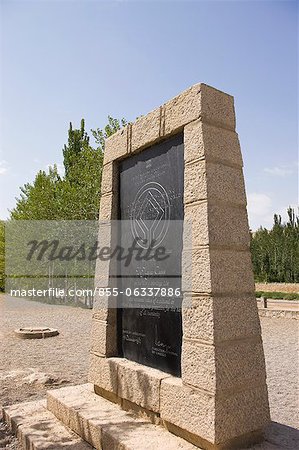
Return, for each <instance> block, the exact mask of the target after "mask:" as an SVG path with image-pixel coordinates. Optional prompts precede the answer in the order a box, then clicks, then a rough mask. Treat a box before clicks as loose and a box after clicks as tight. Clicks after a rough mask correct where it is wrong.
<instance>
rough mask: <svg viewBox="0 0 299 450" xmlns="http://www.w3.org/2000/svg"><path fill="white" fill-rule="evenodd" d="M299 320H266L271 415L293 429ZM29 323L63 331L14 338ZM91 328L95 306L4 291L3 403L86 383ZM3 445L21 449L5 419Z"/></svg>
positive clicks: (0, 342) (0, 301) (0, 427)
mask: <svg viewBox="0 0 299 450" xmlns="http://www.w3.org/2000/svg"><path fill="white" fill-rule="evenodd" d="M298 324H299V322H298V320H294V319H273V318H266V317H264V318H262V320H261V325H262V335H263V342H264V348H265V355H266V365H267V376H268V388H269V399H270V409H271V418H272V420H273V421H275V422H278V423H279V424H283V425H287V426H288V427H292V428H299V426H298V425H299V417H298V399H299V392H298V379H299V372H298V355H299V353H298V347H299V345H298V344H299V341H298ZM26 326H47V327H53V328H58V330H59V332H60V334H59V335H58V336H56V337H52V338H48V339H38V340H22V339H19V338H18V337H17V336H15V334H14V329H16V328H20V327H26ZM90 327H91V311H90V310H86V309H81V308H75V307H70V306H57V305H47V304H43V303H38V302H31V301H27V300H21V299H15V298H9V297H8V296H4V295H0V407H1V405H2V406H4V405H8V404H13V403H17V402H22V401H25V400H33V399H36V398H42V397H43V396H44V395H45V392H46V391H47V390H49V389H51V388H53V387H54V388H57V386H60V385H61V386H62V385H66V384H81V383H86V381H87V371H88V349H89V339H90ZM286 430H288V428H286V427H285V429H284V430H283V431H282V432H286ZM275 432H277V430H276V431H275V430H274V433H275ZM2 448H5V449H11V450H19V447H18V444H17V443H16V441H15V439H14V438H13V437H12V436H11V435H10V434H9V432H8V430H7V429H6V427H5V425H4V424H3V422H2V423H1V422H0V449H2ZM256 448H259V449H262V448H267V449H270V448H275V449H277V448H280V447H277V446H276V447H271V446H270V447H269V446H267V447H264V446H262V447H260V446H258V447H256ZM281 448H287V447H281ZM288 448H294V447H288Z"/></svg>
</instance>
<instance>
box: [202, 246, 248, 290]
mask: <svg viewBox="0 0 299 450" xmlns="http://www.w3.org/2000/svg"><path fill="white" fill-rule="evenodd" d="M195 254H196V251H194V255H195ZM209 256H210V272H211V278H212V292H213V294H216V293H219V294H221V295H224V294H228V293H235V294H238V295H241V294H242V293H253V292H254V278H253V271H252V262H251V253H250V251H249V250H244V251H237V250H216V249H211V250H210V255H209ZM196 261H197V260H196V258H195V260H194V264H196ZM204 262H205V264H207V258H205V260H204ZM197 267H198V266H197ZM199 268H200V269H204V265H202V266H201V267H199Z"/></svg>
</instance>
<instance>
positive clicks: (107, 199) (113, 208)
mask: <svg viewBox="0 0 299 450" xmlns="http://www.w3.org/2000/svg"><path fill="white" fill-rule="evenodd" d="M99 217H100V220H102V221H104V220H106V221H107V220H117V219H118V208H117V196H116V195H113V194H112V193H111V194H105V195H102V196H101V203H100V216H99Z"/></svg>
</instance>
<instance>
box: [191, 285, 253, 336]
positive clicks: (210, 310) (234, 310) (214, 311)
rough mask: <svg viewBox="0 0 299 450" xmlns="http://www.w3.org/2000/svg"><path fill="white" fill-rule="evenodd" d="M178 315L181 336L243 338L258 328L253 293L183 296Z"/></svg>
mask: <svg viewBox="0 0 299 450" xmlns="http://www.w3.org/2000/svg"><path fill="white" fill-rule="evenodd" d="M185 304H186V306H185ZM182 319H183V335H184V337H186V338H191V339H192V338H193V339H200V340H203V341H207V342H215V343H218V342H222V341H228V340H233V339H243V338H248V337H252V336H258V335H260V332H261V330H260V323H259V319H258V310H257V305H256V299H255V295H254V294H252V295H243V296H242V295H241V294H240V295H239V296H228V297H223V296H220V297H217V296H213V297H212V296H195V295H194V296H192V297H190V296H188V297H187V296H185V297H184V301H183V308H182Z"/></svg>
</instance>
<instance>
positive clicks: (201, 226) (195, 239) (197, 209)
mask: <svg viewBox="0 0 299 450" xmlns="http://www.w3.org/2000/svg"><path fill="white" fill-rule="evenodd" d="M184 220H185V222H187V223H188V226H189V233H188V236H187V239H188V241H189V246H188V247H190V245H191V246H192V247H198V246H200V245H208V244H209V226H208V204H207V202H206V201H202V202H196V203H190V204H188V205H186V206H185V210H184ZM189 224H190V225H189ZM190 231H191V233H190ZM190 235H191V236H190ZM185 248H186V247H185Z"/></svg>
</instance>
